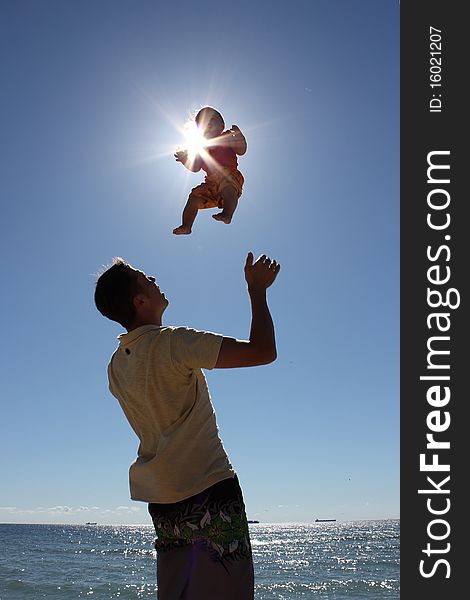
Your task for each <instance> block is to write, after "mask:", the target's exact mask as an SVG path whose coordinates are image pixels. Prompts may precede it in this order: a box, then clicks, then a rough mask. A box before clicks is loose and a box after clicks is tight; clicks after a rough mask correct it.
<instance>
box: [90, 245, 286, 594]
mask: <svg viewBox="0 0 470 600" xmlns="http://www.w3.org/2000/svg"><path fill="white" fill-rule="evenodd" d="M279 269H280V265H279V264H278V263H277V262H276V261H275V260H271V259H269V258H268V257H267V256H265V255H263V256H260V258H258V260H257V261H256V262H253V254H252V253H251V252H250V253H248V256H247V259H246V264H245V279H246V282H247V285H248V293H249V297H250V301H251V313H252V319H251V330H250V336H249V339H248V340H237V339H234V338H231V337H225V336H222V335H218V334H214V333H210V332H204V331H196V330H194V329H188V328H186V327H166V326H163V325H162V318H163V313H164V311H165V309H166V307H167V306H168V300H167V298H166V297H165V294H163V293H162V292H161V291H160V288H159V287H158V285H157V284H156V281H155V278H154V277H151V276H147V275H146V274H145V273H143V272H142V271H139V270H137V269H134V267H132V266H131V265H129V264H128V263H126V262H125V261H124V260H123V259H121V258H118V259H115V260H114V263H113V265H112V266H111V267H110V268H108V269H107V270H106V271H104V272H103V273H102V274H101V275H100V277H99V278H98V281H97V284H96V290H95V303H96V306H97V308H98V310H99V311H100V312H101V313H102V314H103V315H104V316H106V317H108V318H109V319H112V320H114V321H117V322H118V323H120V324H121V325H122V326H123V327H124V328H125V329H126V330H127V333H124V334H121V335H120V336H119V346H118V348H117V349H116V351H115V352H114V354H113V356H112V358H111V362H110V364H109V366H108V377H109V387H110V390H111V392H112V394H113V395H114V396H115V397H116V398H117V399H118V401H119V403H120V405H121V407H122V409H123V411H124V413H125V415H126V417H127V419H128V421H129V423H130V425H131V427H132V428H133V430H134V431H135V433H136V434H137V436H138V438H139V440H140V445H139V449H138V457H137V459H136V461H135V462H134V463H133V464H132V465H131V467H130V471H129V479H130V490H131V498H132V499H134V500H140V501H144V502H148V504H149V512H150V515H151V517H152V521H153V524H154V526H155V531H156V534H157V540H156V542H155V545H156V549H157V588H158V598H159V600H252V599H253V597H254V581H253V561H252V554H251V545H250V539H249V533H248V523H247V519H246V513H245V506H244V503H243V496H242V491H241V489H240V486H239V483H238V478H237V476H236V473H235V471H234V469H233V467H232V465H231V464H230V461H229V458H228V456H227V454H226V452H225V449H224V447H223V445H222V441H221V440H220V438H219V433H218V428H217V424H216V419H215V413H214V409H213V406H212V403H211V399H210V395H209V390H208V388H207V382H206V379H205V377H204V374H203V373H202V371H201V369H202V368H204V369H212V368H218V369H223V368H233V367H249V366H255V365H263V364H268V363H270V362H272V361H274V360H275V359H276V342H275V335H274V326H273V322H272V318H271V315H270V312H269V308H268V304H267V298H266V290H267V288H268V287H269V286H270V285H271V284H272V283H273V282H274V280H275V279H276V277H277V274H278V273H279Z"/></svg>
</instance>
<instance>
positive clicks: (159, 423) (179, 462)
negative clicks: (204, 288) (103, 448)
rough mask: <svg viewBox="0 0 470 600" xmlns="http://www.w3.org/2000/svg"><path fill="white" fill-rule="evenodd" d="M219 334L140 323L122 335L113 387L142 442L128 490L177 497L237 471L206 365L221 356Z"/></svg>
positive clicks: (160, 499) (135, 495)
mask: <svg viewBox="0 0 470 600" xmlns="http://www.w3.org/2000/svg"><path fill="white" fill-rule="evenodd" d="M222 338H223V336H222V335H218V334H215V333H209V332H205V331H196V330H194V329H188V328H187V327H159V326H157V325H143V326H142V327H138V328H137V329H134V330H132V331H130V332H129V333H124V334H122V335H120V336H119V338H118V339H119V346H118V348H117V349H116V351H115V352H114V354H113V356H112V357H111V361H110V363H109V366H108V377H109V389H110V391H111V393H112V394H113V395H114V396H115V397H116V398H117V399H118V400H119V403H120V405H121V407H122V409H123V411H124V413H125V415H126V417H127V420H128V421H129V423H130V425H131V427H132V429H133V430H134V431H135V433H136V434H137V436H138V438H139V440H140V445H139V448H138V456H137V459H136V461H135V462H134V463H133V464H132V465H131V467H130V470H129V482H130V490H131V498H132V499H133V500H142V501H144V502H156V503H172V502H178V501H180V500H184V499H186V498H189V497H190V496H193V495H194V494H197V493H199V492H201V491H203V490H205V489H206V488H208V487H209V486H211V485H213V484H215V483H217V482H219V481H222V480H223V479H227V478H229V477H234V475H235V471H234V470H233V468H232V465H231V464H230V461H229V458H228V456H227V453H226V452H225V449H224V447H223V445H222V441H221V439H220V437H219V431H218V427H217V423H216V418H215V412H214V408H213V406H212V402H211V398H210V395H209V390H208V387H207V382H206V378H205V376H204V374H203V372H202V371H201V368H204V369H212V368H213V367H214V366H215V363H216V362H217V358H218V355H219V350H220V345H221V343H222Z"/></svg>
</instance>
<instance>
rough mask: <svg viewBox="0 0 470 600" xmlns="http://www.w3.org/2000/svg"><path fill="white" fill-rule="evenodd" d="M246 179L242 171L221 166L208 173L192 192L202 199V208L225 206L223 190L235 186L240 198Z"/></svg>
mask: <svg viewBox="0 0 470 600" xmlns="http://www.w3.org/2000/svg"><path fill="white" fill-rule="evenodd" d="M244 181H245V180H244V178H243V175H242V174H241V173H240V171H233V170H232V169H228V168H224V167H220V168H219V169H218V171H217V173H212V174H211V175H207V176H206V178H205V180H204V183H201V184H200V185H197V186H196V187H195V188H193V189H192V190H191V194H192V195H194V196H197V197H198V198H199V199H200V200H201V206H200V208H217V207H219V208H223V207H224V200H223V198H222V190H223V189H224V188H226V187H229V186H230V187H233V188H235V190H236V191H237V196H238V198H240V196H241V195H242V191H243V183H244Z"/></svg>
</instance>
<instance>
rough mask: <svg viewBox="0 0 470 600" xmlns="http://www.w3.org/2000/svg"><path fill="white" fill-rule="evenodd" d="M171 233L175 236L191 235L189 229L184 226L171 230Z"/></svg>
mask: <svg viewBox="0 0 470 600" xmlns="http://www.w3.org/2000/svg"><path fill="white" fill-rule="evenodd" d="M173 233H174V234H175V235H188V234H190V233H191V227H186V226H185V225H180V226H179V227H177V228H176V229H173Z"/></svg>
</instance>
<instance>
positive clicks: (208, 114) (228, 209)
mask: <svg viewBox="0 0 470 600" xmlns="http://www.w3.org/2000/svg"><path fill="white" fill-rule="evenodd" d="M195 121H196V125H197V127H198V129H199V130H200V131H201V133H202V135H203V136H204V139H205V143H204V149H202V150H200V151H199V153H198V154H196V156H195V157H194V158H192V159H191V158H190V157H189V156H188V152H187V150H180V151H178V152H176V153H175V158H176V160H177V162H180V163H182V164H183V165H184V166H185V167H186V168H187V169H189V170H190V171H193V173H197V172H198V171H200V170H201V169H202V170H203V171H205V172H206V177H205V180H204V183H201V184H200V185H198V186H196V187H195V188H193V189H192V190H191V193H190V195H189V198H188V201H187V202H186V206H185V207H184V210H183V217H182V224H181V225H180V226H179V227H177V228H176V229H174V230H173V233H174V234H176V235H182V234H183V235H184V234H189V233H191V227H192V225H193V223H194V219H195V218H196V215H197V211H198V210H199V209H201V208H216V207H218V208H221V209H222V211H221V212H219V213H217V214H215V215H212V217H213V218H214V219H216V221H222V222H223V223H226V224H228V223H230V222H231V220H232V216H233V213H234V212H235V209H236V208H237V204H238V199H239V198H240V196H241V194H242V187H243V182H244V179H243V175H242V174H241V173H240V171H239V170H238V162H237V154H238V155H239V156H241V155H242V154H245V152H246V140H245V137H244V135H243V134H242V132H241V131H240V129H239V128H238V127H237V125H232V128H231V129H229V130H228V131H224V128H225V123H224V119H223V117H222V115H221V114H220V113H219V112H218V111H216V110H215V108H212V107H210V106H206V107H204V108H201V110H200V111H199V112H198V113H197V115H196V118H195Z"/></svg>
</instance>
